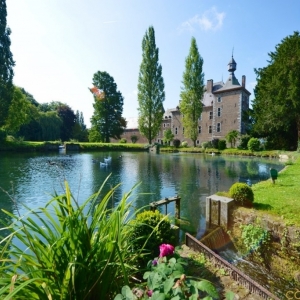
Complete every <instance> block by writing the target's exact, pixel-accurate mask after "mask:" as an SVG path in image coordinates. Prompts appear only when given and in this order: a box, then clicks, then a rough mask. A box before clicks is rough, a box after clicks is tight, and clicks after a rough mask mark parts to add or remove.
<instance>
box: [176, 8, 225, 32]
mask: <svg viewBox="0 0 300 300" xmlns="http://www.w3.org/2000/svg"><path fill="white" fill-rule="evenodd" d="M224 18H225V13H224V12H218V11H217V9H216V7H212V8H211V9H209V10H207V11H205V12H204V13H203V14H202V15H201V16H199V15H195V16H194V17H192V18H190V19H189V20H187V21H185V22H183V23H182V24H181V25H180V27H179V31H180V32H183V31H189V32H194V31H195V30H196V27H198V26H199V27H200V29H201V30H204V31H208V30H212V31H215V30H218V29H220V28H222V26H223V20H224Z"/></svg>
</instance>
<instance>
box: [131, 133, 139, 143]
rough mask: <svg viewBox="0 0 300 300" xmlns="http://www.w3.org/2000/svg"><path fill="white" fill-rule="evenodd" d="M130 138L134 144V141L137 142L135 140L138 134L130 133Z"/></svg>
mask: <svg viewBox="0 0 300 300" xmlns="http://www.w3.org/2000/svg"><path fill="white" fill-rule="evenodd" d="M130 139H131V142H132V143H133V144H135V143H136V142H137V140H138V136H137V135H135V134H134V135H132V136H131V137H130Z"/></svg>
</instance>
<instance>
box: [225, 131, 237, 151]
mask: <svg viewBox="0 0 300 300" xmlns="http://www.w3.org/2000/svg"><path fill="white" fill-rule="evenodd" d="M238 136H239V132H238V131H237V130H231V131H229V132H228V133H227V134H226V136H225V139H226V141H227V142H228V143H230V147H231V148H235V144H236V141H237V139H238Z"/></svg>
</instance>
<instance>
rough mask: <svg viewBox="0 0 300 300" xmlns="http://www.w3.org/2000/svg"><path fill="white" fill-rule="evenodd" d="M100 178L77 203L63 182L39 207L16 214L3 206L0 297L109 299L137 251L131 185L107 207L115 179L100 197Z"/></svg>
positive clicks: (132, 269)
mask: <svg viewBox="0 0 300 300" xmlns="http://www.w3.org/2000/svg"><path fill="white" fill-rule="evenodd" d="M106 181H107V180H106ZM104 184H105V182H104V183H103V185H102V186H101V187H100V189H99V191H98V192H97V193H96V194H94V195H92V196H91V197H90V198H89V199H87V200H86V201H85V202H84V203H83V204H81V205H79V204H78V202H77V201H76V200H75V199H74V197H73V196H72V193H71V191H70V188H69V186H68V183H67V182H65V191H64V194H62V195H55V197H54V198H53V199H51V200H50V201H49V202H48V203H47V205H46V206H45V207H44V208H39V209H35V210H29V214H28V215H27V216H22V217H21V216H16V215H13V214H11V213H9V212H7V211H6V214H7V215H9V216H10V217H11V218H12V219H13V220H14V221H13V222H12V224H10V225H9V226H7V227H5V228H4V229H5V230H7V229H8V230H10V232H11V233H10V234H9V235H8V236H7V237H6V238H4V239H3V240H2V241H1V242H0V245H1V248H0V264H1V265H0V298H1V299H26V298H27V299H72V300H76V299H80V300H82V299H111V298H112V297H113V292H114V291H116V292H117V291H120V290H121V287H122V286H124V285H126V284H128V283H129V278H128V274H132V273H133V272H135V270H136V265H135V262H136V257H137V256H138V255H139V253H138V252H139V251H142V249H140V250H137V251H138V252H133V251H132V245H131V242H130V240H131V239H130V238H129V237H130V235H131V232H132V229H133V227H132V223H131V217H130V215H131V214H130V210H131V202H130V201H128V200H129V197H130V195H131V193H132V190H133V189H134V187H133V189H132V190H131V191H129V192H128V193H127V194H124V195H123V197H122V199H121V200H120V202H119V204H118V205H117V206H116V207H115V208H113V209H110V208H108V203H109V200H110V199H111V198H112V195H113V193H114V191H115V190H116V189H117V188H118V186H119V185H117V186H116V187H114V188H112V189H111V190H110V191H109V192H108V193H107V194H106V195H105V196H104V197H103V198H102V199H100V193H101V190H102V188H103V186H104ZM16 241H18V242H16ZM20 242H21V243H22V244H23V246H20ZM18 245H19V246H18Z"/></svg>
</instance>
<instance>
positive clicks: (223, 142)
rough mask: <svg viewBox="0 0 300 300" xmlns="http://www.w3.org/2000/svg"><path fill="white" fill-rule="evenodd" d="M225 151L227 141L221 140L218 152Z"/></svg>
mask: <svg viewBox="0 0 300 300" xmlns="http://www.w3.org/2000/svg"><path fill="white" fill-rule="evenodd" d="M224 149H226V141H225V140H219V142H218V150H224Z"/></svg>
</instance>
